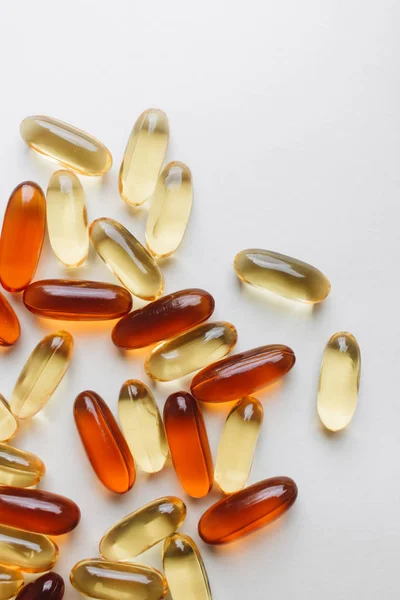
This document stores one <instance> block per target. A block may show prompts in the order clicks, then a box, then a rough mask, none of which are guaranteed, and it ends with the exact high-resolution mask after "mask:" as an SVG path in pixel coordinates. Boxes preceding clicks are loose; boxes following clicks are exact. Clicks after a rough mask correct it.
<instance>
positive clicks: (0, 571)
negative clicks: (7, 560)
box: [0, 566, 24, 600]
mask: <svg viewBox="0 0 400 600" xmlns="http://www.w3.org/2000/svg"><path fill="white" fill-rule="evenodd" d="M23 585H24V577H23V575H22V573H21V572H20V571H18V570H17V569H12V568H8V567H2V566H0V600H10V599H11V598H14V596H16V595H17V594H18V592H19V590H20V589H21V588H22V586H23Z"/></svg>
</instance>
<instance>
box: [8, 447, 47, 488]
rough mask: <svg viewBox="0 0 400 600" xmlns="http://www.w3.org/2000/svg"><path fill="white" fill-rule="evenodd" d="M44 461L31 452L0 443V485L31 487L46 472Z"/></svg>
mask: <svg viewBox="0 0 400 600" xmlns="http://www.w3.org/2000/svg"><path fill="white" fill-rule="evenodd" d="M45 471H46V467H45V466H44V464H43V462H42V461H41V460H40V458H38V457H37V456H35V455H34V454H31V453H30V452H26V451H25V450H18V448H13V446H9V445H8V444H0V485H14V486H17V487H31V486H33V485H36V484H37V483H39V481H40V480H41V479H42V477H43V475H44V474H45Z"/></svg>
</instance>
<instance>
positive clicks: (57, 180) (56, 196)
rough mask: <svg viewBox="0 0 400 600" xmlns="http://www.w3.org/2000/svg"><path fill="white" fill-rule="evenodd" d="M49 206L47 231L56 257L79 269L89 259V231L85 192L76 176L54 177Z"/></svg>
mask: <svg viewBox="0 0 400 600" xmlns="http://www.w3.org/2000/svg"><path fill="white" fill-rule="evenodd" d="M46 202H47V229H48V232H49V238H50V243H51V247H52V248H53V251H54V254H55V255H56V256H57V258H58V259H59V260H60V261H61V262H62V263H64V265H66V266H67V267H78V266H79V265H81V264H82V263H84V262H85V260H86V259H87V255H88V252H89V231H88V223H87V214H86V203H85V192H84V191H83V187H82V185H81V182H80V181H79V179H78V178H77V176H76V175H75V173H72V172H71V171H63V170H60V171H56V172H55V173H53V175H52V176H51V177H50V181H49V185H48V187H47V195H46Z"/></svg>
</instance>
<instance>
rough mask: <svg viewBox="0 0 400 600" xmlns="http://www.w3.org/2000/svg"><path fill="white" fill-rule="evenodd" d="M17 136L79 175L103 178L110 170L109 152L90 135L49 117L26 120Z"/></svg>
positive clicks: (33, 117) (35, 117) (27, 118)
mask: <svg viewBox="0 0 400 600" xmlns="http://www.w3.org/2000/svg"><path fill="white" fill-rule="evenodd" d="M20 132H21V137H22V139H23V140H24V142H26V143H27V144H28V146H29V147H30V148H32V150H35V151H36V152H38V153H39V154H44V155H45V156H48V157H49V158H52V159H54V160H57V161H58V162H59V163H61V164H62V165H64V166H65V167H67V168H68V169H72V170H73V171H76V172H77V173H81V174H82V175H104V173H107V171H109V170H110V169H111V166H112V157H111V154H110V151H109V150H108V149H107V148H106V147H105V146H104V144H102V143H101V142H99V140H97V139H96V138H95V137H93V136H92V135H89V134H88V133H85V132H84V131H82V130H81V129H78V128H77V127H73V126H72V125H68V124H67V123H64V122H63V121H59V120H58V119H53V118H52V117H44V116H42V115H35V116H32V117H26V118H25V119H24V120H23V121H22V123H21V126H20Z"/></svg>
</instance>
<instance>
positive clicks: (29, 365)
mask: <svg viewBox="0 0 400 600" xmlns="http://www.w3.org/2000/svg"><path fill="white" fill-rule="evenodd" d="M73 348H74V338H73V337H72V335H71V334H70V333H68V331H57V332H56V333H50V334H49V335H46V336H45V337H44V338H43V339H42V340H41V341H40V342H39V343H38V345H37V346H36V347H35V348H34V349H33V351H32V353H31V355H30V357H29V358H28V360H27V361H26V363H25V366H24V368H23V369H22V371H21V373H20V375H19V377H18V379H17V383H16V384H15V386H14V389H13V391H12V394H11V402H10V406H11V410H12V412H13V414H14V415H15V416H17V417H19V418H20V419H27V418H28V417H33V416H34V415H36V413H38V412H39V411H40V410H41V409H42V408H43V407H44V406H45V405H46V404H47V402H48V401H49V400H50V398H51V396H52V395H53V393H54V392H55V390H56V388H57V386H58V384H59V383H60V381H61V379H62V378H63V377H64V375H65V372H66V370H67V369H68V367H69V363H70V362H71V358H72V352H73Z"/></svg>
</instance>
